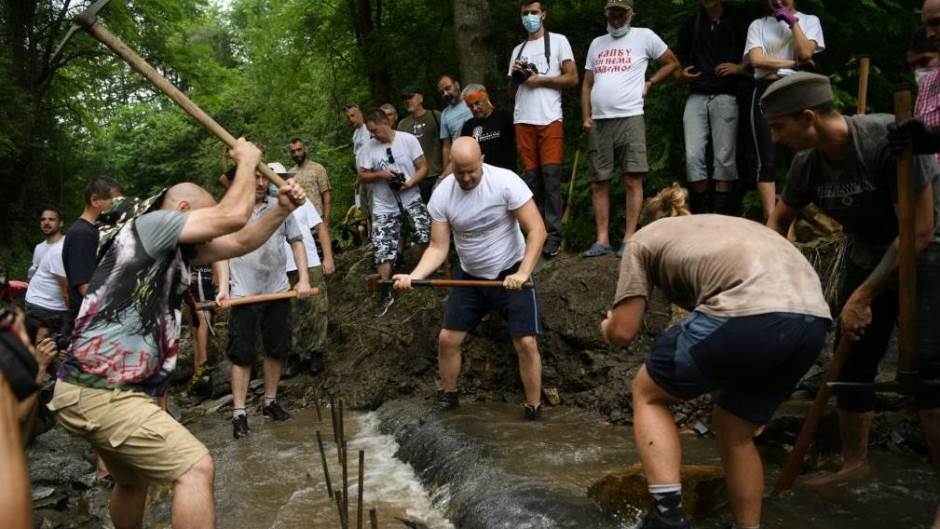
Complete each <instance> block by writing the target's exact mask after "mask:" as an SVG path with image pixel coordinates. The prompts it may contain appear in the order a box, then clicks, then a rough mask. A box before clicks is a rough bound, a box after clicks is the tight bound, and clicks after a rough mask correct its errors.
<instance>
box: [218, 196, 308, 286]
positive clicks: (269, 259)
mask: <svg viewBox="0 0 940 529" xmlns="http://www.w3.org/2000/svg"><path fill="white" fill-rule="evenodd" d="M276 206H277V202H276V201H275V200H272V199H267V200H265V201H264V202H262V203H261V204H260V205H258V206H256V207H255V209H254V211H252V213H251V218H250V219H248V222H255V221H257V220H258V219H260V218H261V217H262V216H264V214H265V213H267V212H268V210H269V209H271V208H273V207H276ZM284 241H287V242H288V243H292V242H295V241H303V234H302V233H301V232H300V226H299V225H298V224H297V220H296V219H295V218H294V217H293V216H292V215H291V216H288V217H287V218H286V219H285V220H284V222H283V223H281V225H280V226H278V228H277V230H275V231H274V233H273V234H272V235H271V236H270V237H269V238H268V240H267V241H265V242H264V244H262V245H261V246H259V247H258V248H256V249H255V250H254V251H252V252H249V253H246V254H245V255H242V256H240V257H233V258H232V259H229V261H228V266H229V270H230V271H231V280H230V282H229V284H230V292H231V295H232V297H233V298H243V297H245V296H256V295H258V294H273V293H275V292H284V291H286V290H287V289H288V288H290V283H288V281H287V253H286V252H285V246H284Z"/></svg>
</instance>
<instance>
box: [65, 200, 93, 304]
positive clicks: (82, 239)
mask: <svg viewBox="0 0 940 529" xmlns="http://www.w3.org/2000/svg"><path fill="white" fill-rule="evenodd" d="M62 264H63V265H65V277H66V279H67V280H68V283H69V310H70V311H72V313H73V314H77V313H78V309H79V308H81V306H82V294H81V292H79V291H78V286H79V285H83V284H87V283H89V282H90V281H91V276H92V274H94V272H95V268H97V266H98V228H97V227H95V225H94V224H92V223H90V222H88V221H87V220H85V219H81V218H80V219H78V220H76V221H75V222H73V223H72V225H71V226H69V231H68V232H66V234H65V242H63V243H62Z"/></svg>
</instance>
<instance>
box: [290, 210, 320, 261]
mask: <svg viewBox="0 0 940 529" xmlns="http://www.w3.org/2000/svg"><path fill="white" fill-rule="evenodd" d="M291 216H293V217H294V220H296V221H297V225H298V226H299V227H300V234H301V235H303V238H304V250H306V251H307V268H315V267H317V266H320V255H319V254H317V243H316V242H314V240H313V229H314V228H316V227H317V226H319V225H320V223H322V222H323V219H322V218H320V214H319V213H317V208H315V207H313V204H312V203H311V202H310V201H309V200H308V201H306V202H304V205H303V206H300V207H299V208H297V209H295V210H294V212H293V213H291ZM284 253H286V254H287V271H288V272H294V271H296V270H297V263H295V262H294V252H293V251H291V247H290V244H289V243H288V242H287V241H284Z"/></svg>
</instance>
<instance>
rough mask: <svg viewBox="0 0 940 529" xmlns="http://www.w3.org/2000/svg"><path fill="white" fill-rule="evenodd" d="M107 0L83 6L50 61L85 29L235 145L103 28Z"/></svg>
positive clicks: (268, 173) (275, 179)
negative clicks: (100, 15)
mask: <svg viewBox="0 0 940 529" xmlns="http://www.w3.org/2000/svg"><path fill="white" fill-rule="evenodd" d="M109 1H110V0H98V1H97V2H95V3H94V4H92V5H91V6H90V7H88V9H85V10H84V11H82V12H81V13H79V14H78V16H76V17H75V18H74V19H73V21H72V27H71V28H70V29H69V32H68V33H67V34H66V35H65V38H64V39H62V43H61V44H59V47H58V48H56V51H55V53H54V54H53V60H55V57H57V56H58V55H59V52H60V51H62V48H63V47H64V46H65V45H66V43H68V41H69V39H71V38H72V35H74V34H75V32H76V31H79V30H83V31H87V32H88V33H89V34H91V36H93V37H95V38H96V39H98V40H99V41H101V43H102V44H104V45H105V46H107V47H108V48H109V49H111V51H113V52H114V53H115V54H116V55H117V56H118V57H120V58H121V59H123V60H124V62H126V63H127V64H129V65H130V67H131V68H133V69H134V70H137V72H138V73H139V74H141V75H143V76H144V77H146V78H147V80H148V81H150V82H151V83H153V85H154V86H155V87H156V88H157V89H158V90H160V91H161V92H163V93H164V94H166V95H167V97H169V98H170V99H172V100H173V102H174V103H176V104H177V105H179V106H180V108H182V109H183V110H185V111H186V113H187V114H189V115H190V116H192V117H193V118H194V119H195V120H196V121H197V122H199V124H200V125H202V126H203V127H205V128H206V129H208V130H209V132H211V133H212V134H214V135H215V136H216V137H217V138H219V139H220V140H222V142H223V143H225V144H226V145H228V146H229V147H234V146H235V141H236V140H235V137H234V136H232V135H231V134H229V132H228V131H227V130H225V129H224V128H223V127H222V126H221V125H219V124H218V123H217V122H216V121H215V120H214V119H212V118H211V117H210V116H209V114H206V113H205V112H203V110H202V109H201V108H199V107H198V106H196V104H195V103H193V102H192V101H191V100H190V99H189V98H188V97H186V95H185V94H183V92H181V91H180V90H179V89H178V88H176V87H175V86H173V84H172V83H170V82H169V81H167V80H166V78H165V77H163V76H162V75H160V73H159V72H157V70H155V69H154V68H153V66H150V65H149V64H147V61H145V60H144V59H142V58H141V57H140V55H137V53H135V52H134V50H132V49H130V48H129V47H127V45H126V44H124V43H123V42H122V41H121V40H120V39H119V38H117V37H115V36H114V35H113V34H112V33H111V32H109V31H108V30H106V29H105V28H104V27H103V26H102V25H101V24H99V23H98V12H99V11H101V9H102V8H103V7H104V6H105V5H106V4H107V3H108V2H109ZM258 171H259V172H260V173H261V174H262V175H264V177H265V178H267V179H268V181H270V182H271V183H272V184H274V185H276V186H278V187H281V186H283V185H285V183H284V180H283V179H282V178H281V177H279V176H278V175H276V174H274V171H272V170H271V169H269V168H268V166H267V165H266V164H265V163H263V162H259V163H258Z"/></svg>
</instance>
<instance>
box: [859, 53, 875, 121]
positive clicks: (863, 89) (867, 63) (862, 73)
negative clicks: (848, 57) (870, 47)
mask: <svg viewBox="0 0 940 529" xmlns="http://www.w3.org/2000/svg"><path fill="white" fill-rule="evenodd" d="M870 69H871V59H869V58H868V57H862V58H861V59H859V60H858V105H857V106H856V107H855V113H856V114H858V115H860V116H862V115H865V110H866V108H867V107H868V73H869V71H870Z"/></svg>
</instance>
